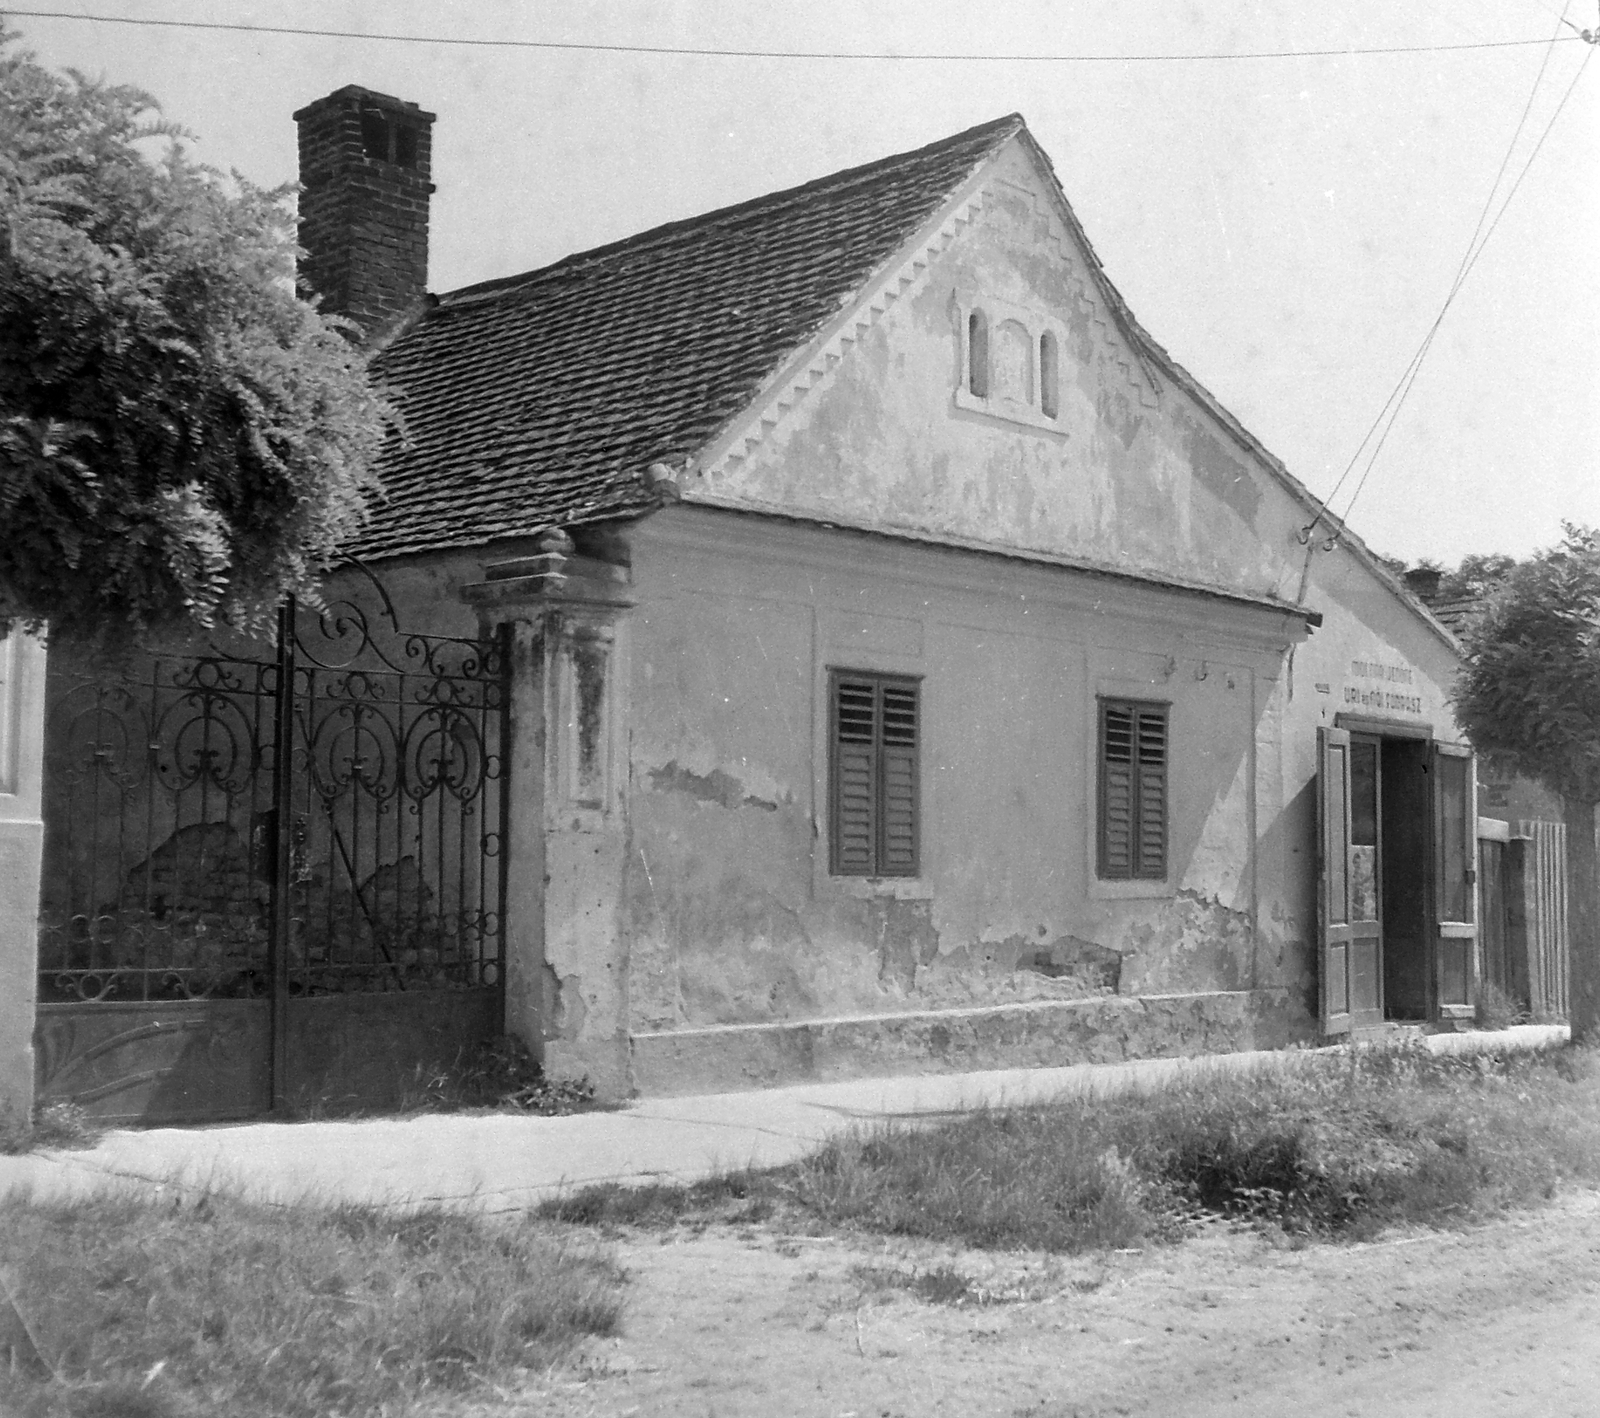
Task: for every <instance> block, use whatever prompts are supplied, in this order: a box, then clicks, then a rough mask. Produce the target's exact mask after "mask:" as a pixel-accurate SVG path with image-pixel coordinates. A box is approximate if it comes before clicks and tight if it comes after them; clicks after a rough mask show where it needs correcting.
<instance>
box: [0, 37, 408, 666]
mask: <svg viewBox="0 0 1600 1418" xmlns="http://www.w3.org/2000/svg"><path fill="white" fill-rule="evenodd" d="M182 136H183V135H182V134H181V133H180V132H179V131H178V130H176V129H174V128H172V127H171V126H170V125H166V124H163V123H162V122H161V121H160V118H159V110H158V108H157V105H156V104H155V102H154V100H152V99H151V98H150V97H149V96H148V95H146V94H144V93H142V92H140V91H139V90H137V89H133V88H127V87H120V86H113V85H108V84H104V83H100V82H96V81H93V80H90V79H87V78H85V77H83V76H82V75H80V74H76V73H70V74H67V75H58V74H54V73H52V72H50V71H48V70H46V69H44V68H42V67H41V66H40V65H38V64H37V63H35V62H34V61H33V59H32V57H31V56H29V55H27V54H25V53H21V52H19V51H18V50H17V49H16V48H15V36H14V35H9V34H4V33H0V526H3V528H4V535H3V536H0V621H9V620H13V619H21V620H23V621H25V622H28V623H38V622H42V621H48V622H50V624H51V625H52V627H53V628H55V629H57V630H65V631H69V632H84V631H93V632H95V633H97V634H98V635H100V636H105V635H106V634H107V633H111V634H115V633H117V632H119V631H133V632H142V631H144V630H146V629H148V628H157V627H163V626H169V625H171V624H173V623H175V622H177V623H188V624H190V625H200V626H208V625H211V624H214V623H216V622H219V621H220V622H222V623H226V624H229V625H233V626H237V627H239V628H242V629H246V630H258V629H261V628H263V627H264V625H265V624H266V623H267V622H268V621H270V618H271V615H272V610H273V607H274V606H275V605H276V604H277V603H278V601H279V600H280V599H281V597H282V596H284V595H285V594H300V595H310V596H312V597H313V598H314V596H315V586H316V581H317V577H318V573H319V572H320V571H322V570H324V569H326V566H327V565H328V563H329V562H330V561H331V560H332V558H333V557H334V555H335V552H336V548H337V546H338V544H339V543H340V542H341V541H342V540H344V539H345V538H346V537H348V536H349V535H350V534H351V533H352V532H353V531H354V530H355V529H356V528H357V527H358V526H359V525H360V521H361V519H362V517H363V515H364V510H365V503H366V498H367V496H368V495H369V493H370V492H371V491H372V489H373V485H374V484H373V473H372V471H371V470H372V468H373V466H374V463H375V460H376V457H377V453H378V450H379V447H380V445H381V442H382V438H383V436H384V432H385V426H386V418H387V410H386V408H385V405H384V404H383V402H382V400H381V399H380V397H379V396H378V395H377V393H376V392H375V391H374V390H373V388H372V387H371V385H370V384H369V382H368V380H367V376H366V370H365V367H364V361H363V357H362V355H361V353H360V351H359V350H358V349H357V348H356V347H355V346H354V345H353V344H352V343H351V342H350V341H349V340H347V339H346V338H344V336H343V334H342V333H341V332H340V330H339V329H338V328H336V326H335V323H333V322H330V321H328V320H326V319H324V318H323V317H322V316H321V315H319V314H318V313H317V311H316V310H315V309H314V308H313V307H312V306H311V305H309V304H308V303H306V302H305V301H303V300H300V299H298V298H297V297H296V295H295V290H294V262H295V254H296V249H295V244H294V217H293V212H292V205H291V201H290V198H291V196H292V189H290V188H285V189H279V190H276V191H267V190H263V189H260V188H257V187H255V186H253V185H251V184H250V183H249V182H247V181H246V180H244V179H243V178H241V177H240V176H239V175H238V174H237V173H235V174H233V175H232V177H231V178H229V177H225V176H223V175H222V174H220V173H218V172H217V171H215V170H213V169H211V168H207V167H204V166H202V165H200V164H198V163H196V162H194V161H193V160H192V159H191V158H190V157H189V156H188V155H187V154H186V153H185V151H184V149H183V147H182V143H181V138H182Z"/></svg>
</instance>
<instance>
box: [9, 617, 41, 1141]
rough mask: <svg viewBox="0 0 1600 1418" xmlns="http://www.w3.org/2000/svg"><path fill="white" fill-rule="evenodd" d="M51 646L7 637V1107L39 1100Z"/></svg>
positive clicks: (26, 1108)
mask: <svg viewBox="0 0 1600 1418" xmlns="http://www.w3.org/2000/svg"><path fill="white" fill-rule="evenodd" d="M44 672H45V650H44V646H43V645H42V644H41V643H40V642H39V641H38V640H35V639H33V638H32V637H31V636H27V635H23V634H21V633H20V632H17V633H14V634H12V635H10V636H7V637H4V638H0V1113H3V1112H7V1111H9V1112H12V1113H14V1114H17V1115H21V1116H24V1117H25V1116H27V1115H28V1114H29V1112H30V1111H31V1109H32V1106H33V1013H34V991H35V985H36V974H35V970H36V964H35V962H36V958H37V940H38V929H39V927H38V917H39V854H40V844H41V842H42V841H43V838H44V824H43V822H42V821H41V819H40V815H39V803H40V784H41V778H42V770H41V760H42V758H43V751H44Z"/></svg>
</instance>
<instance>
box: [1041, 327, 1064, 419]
mask: <svg viewBox="0 0 1600 1418" xmlns="http://www.w3.org/2000/svg"><path fill="white" fill-rule="evenodd" d="M1059 377H1060V376H1059V374H1058V371H1057V356H1056V337H1055V333H1054V332H1053V331H1051V330H1046V331H1045V332H1044V334H1042V335H1040V336H1039V412H1040V413H1042V414H1043V415H1044V416H1045V417H1046V418H1047V419H1053V418H1054V417H1055V416H1056V415H1057V414H1058V413H1059V412H1060V411H1061V403H1060V396H1059V390H1058V388H1057V380H1058V379H1059Z"/></svg>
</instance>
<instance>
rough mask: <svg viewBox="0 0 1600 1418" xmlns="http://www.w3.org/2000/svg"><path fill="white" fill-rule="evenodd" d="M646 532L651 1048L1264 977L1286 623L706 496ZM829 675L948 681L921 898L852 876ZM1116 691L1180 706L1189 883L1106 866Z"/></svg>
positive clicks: (643, 693)
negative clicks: (1260, 774) (1110, 872)
mask: <svg viewBox="0 0 1600 1418" xmlns="http://www.w3.org/2000/svg"><path fill="white" fill-rule="evenodd" d="M632 545H633V564H634V577H635V582H634V585H635V592H636V594H637V596H638V599H639V605H638V607H637V609H636V610H635V611H634V612H633V621H632V626H631V636H632V643H633V652H632V653H633V681H632V690H631V695H630V698H631V708H630V722H631V750H630V760H631V768H630V784H629V802H628V817H629V832H630V847H629V857H628V873H627V887H626V893H627V894H626V902H625V905H624V916H625V920H626V926H625V930H626V934H627V936H628V938H629V942H630V966H629V969H630V980H629V989H628V994H629V1007H630V1020H631V1028H632V1029H633V1031H634V1032H635V1033H641V1032H660V1031H667V1030H674V1029H684V1028H690V1029H693V1028H704V1027H712V1026H718V1025H735V1024H759V1023H772V1022H777V1021H785V1020H806V1019H821V1018H828V1017H838V1016H861V1015H869V1014H884V1013H892V1012H910V1011H926V1010H943V1009H954V1008H962V1007H972V1006H981V1005H996V1004H1010V1003H1016V1002H1021V1001H1029V1000H1062V999H1074V998H1085V997H1094V996H1097V995H1104V994H1109V993H1121V994H1137V995H1152V994H1176V993H1185V992H1193V991H1213V990H1248V989H1250V988H1252V987H1253V985H1254V977H1255V962H1254V944H1255V943H1254V933H1253V930H1252V924H1251V923H1252V918H1253V911H1254V893H1255V889H1256V885H1255V875H1254V870H1253V852H1252V843H1253V835H1254V817H1255V811H1256V809H1255V802H1254V797H1253V792H1252V785H1253V784H1254V782H1255V772H1254V759H1255V742H1256V731H1257V730H1256V725H1257V718H1258V710H1257V705H1258V699H1259V701H1260V702H1261V703H1263V704H1264V703H1266V702H1267V700H1266V697H1265V696H1264V694H1263V693H1262V691H1261V688H1260V686H1262V685H1263V684H1267V685H1270V684H1271V683H1273V681H1274V677H1275V675H1276V674H1277V672H1278V668H1279V665H1280V663H1281V658H1282V649H1283V646H1284V644H1285V643H1286V642H1287V638H1288V631H1287V628H1286V621H1285V618H1284V617H1282V616H1281V615H1278V614H1276V613H1273V612H1259V611H1251V610H1243V611H1241V609H1240V608H1238V607H1233V606H1222V605H1221V604H1220V603H1209V604H1208V603H1205V602H1201V601H1199V600H1197V598H1193V597H1188V596H1180V595H1175V594H1173V593H1171V592H1164V591H1145V590H1143V589H1141V588H1128V587H1125V586H1115V585H1112V584H1109V583H1107V582H1105V581H1104V580H1102V579H1098V578H1088V577H1085V576H1083V575H1082V574H1080V573H1075V572H1063V571H1059V570H1054V569H1049V568H1033V567H1025V566H1019V565H1017V564H1015V563H1005V562H999V561H996V560H995V559H994V558H989V557H983V556H979V555H975V554H971V553H963V552H949V551H941V550H937V549H932V548H923V547H916V546H907V545H903V544H901V545H897V544H894V543H890V542H885V541H883V540H881V539H871V538H865V537H858V536H855V535H853V534H846V533H839V532H830V531H827V530H825V529H818V528H806V527H799V526H795V525H792V524H784V523H780V522H776V521H773V520H771V519H765V518H762V519H754V518H746V517H740V516H737V515H733V514H727V513H715V512H707V511H704V510H701V509H695V508H691V507H682V508H678V509H670V510H668V511H666V512H663V513H661V514H658V515H657V516H656V517H654V518H651V519H650V520H648V521H647V522H644V523H641V524H639V526H638V527H637V528H636V529H635V530H634V532H633V535H632ZM1252 638H1253V640H1254V643H1248V642H1249V640H1250V639H1252ZM830 667H838V668H851V669H866V670H879V671H894V672H899V673H908V674H914V675H918V676H920V677H921V683H922V733H923V742H922V749H921V752H922V760H921V773H922V812H923V834H922V855H923V863H924V866H923V872H922V875H921V876H920V877H919V878H918V879H916V880H914V881H912V880H900V881H883V882H866V881H862V880H857V879H849V878H837V877H832V876H830V875H829V873H828V871H827V851H826V839H825V833H826V801H827V799H826V772H827V743H826V723H825V718H826V716H825V703H826V685H827V675H828V671H829V668H830ZM1103 693H1118V694H1122V693H1129V694H1136V695H1139V696H1141V697H1146V698H1152V699H1165V700H1169V701H1170V702H1171V703H1172V706H1173V708H1172V711H1171V713H1172V719H1171V736H1172V747H1171V753H1172V764H1173V768H1172V773H1173V778H1172V789H1171V802H1172V813H1171V822H1170V858H1171V862H1172V873H1171V877H1170V880H1169V881H1168V882H1166V883H1147V882H1140V883H1123V882H1119V883H1102V882H1099V881H1097V880H1096V879H1095V873H1094V865H1093V856H1092V854H1093V848H1094V843H1093V840H1092V839H1093V832H1092V823H1093V821H1094V812H1095V805H1094V784H1095V781H1096V779H1095V773H1094V760H1095V754H1096V751H1097V746H1096V743H1095V732H1096V728H1095V725H1096V718H1095V703H1096V696H1097V695H1099V694H1103Z"/></svg>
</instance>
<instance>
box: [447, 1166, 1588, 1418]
mask: <svg viewBox="0 0 1600 1418" xmlns="http://www.w3.org/2000/svg"><path fill="white" fill-rule="evenodd" d="M621 1258H622V1260H623V1262H624V1264H625V1265H626V1266H627V1268H628V1269H629V1271H630V1273H631V1275H632V1283H631V1285H630V1295H629V1305H628V1311H627V1319H626V1321H625V1324H626V1333H625V1334H624V1336H623V1337H622V1338H621V1339H620V1340H613V1341H608V1342H604V1343H597V1344H595V1345H594V1346H592V1347H591V1348H590V1349H589V1351H587V1353H586V1355H585V1357H584V1361H583V1366H582V1367H581V1368H580V1369H578V1370H575V1371H574V1370H568V1371H566V1372H564V1373H560V1374H555V1375H551V1376H550V1377H549V1378H547V1379H546V1380H544V1381H542V1382H540V1383H539V1384H537V1385H536V1386H535V1387H534V1388H533V1389H530V1390H529V1391H527V1392H525V1393H519V1394H517V1395H516V1396H515V1397H514V1398H512V1396H511V1395H506V1397H507V1399H509V1400H511V1401H509V1402H507V1403H505V1404H504V1405H496V1406H494V1407H493V1408H492V1409H490V1408H484V1407H481V1406H476V1407H474V1408H472V1409H469V1410H464V1411H469V1412H473V1413H477V1414H482V1415H485V1418H487V1415H488V1414H489V1413H491V1412H492V1413H494V1414H496V1415H499V1416H500V1418H507V1416H508V1415H511V1414H522V1413H528V1414H531V1413H535V1412H537V1413H539V1414H541V1415H546V1416H547V1418H624V1415H639V1416H640V1418H769V1415H770V1418H790V1415H794V1418H801V1415H804V1418H850V1416H851V1415H853V1418H922V1415H933V1414H939V1415H943V1414H951V1415H956V1414H959V1415H963V1418H974V1416H975V1415H1004V1418H1013V1415H1017V1418H1020V1415H1037V1416H1038V1418H1109V1415H1128V1416H1129V1418H1142V1415H1151V1416H1152V1418H1154V1415H1161V1418H1169V1415H1183V1418H1213V1415H1218V1416H1220V1415H1222V1414H1228V1415H1232V1418H1284V1415H1340V1418H1343V1415H1366V1414H1382V1415H1383V1418H1412V1415H1416V1418H1422V1415H1428V1418H1437V1416H1438V1415H1448V1418H1480V1415H1482V1418H1489V1416H1490V1415H1493V1418H1508V1415H1530V1418H1531V1416H1533V1415H1537V1418H1567V1415H1582V1418H1595V1416H1596V1415H1600V1196H1596V1195H1594V1194H1589V1193H1585V1194H1581V1195H1576V1196H1571V1197H1567V1198H1565V1199H1564V1200H1563V1201H1561V1202H1560V1203H1558V1204H1556V1205H1554V1206H1552V1207H1550V1208H1549V1209H1548V1210H1545V1211H1541V1212H1538V1213H1533V1214H1523V1215H1521V1216H1518V1217H1515V1218H1512V1219H1509V1220H1505V1221H1500V1222H1496V1223H1494V1224H1492V1225H1489V1226H1486V1227H1482V1228H1478V1229H1475V1230H1472V1231H1469V1232H1464V1233H1448V1232H1447V1233H1435V1232H1426V1233H1424V1232H1415V1233H1409V1234H1405V1235H1399V1236H1395V1237H1392V1238H1390V1239H1387V1240H1385V1241H1382V1242H1378V1243H1375V1244H1371V1245H1360V1246H1333V1245H1312V1246H1307V1247H1305V1248H1303V1249H1299V1250H1294V1249H1290V1248H1288V1247H1287V1246H1285V1245H1283V1244H1281V1243H1277V1244H1275V1243H1273V1242H1270V1241H1268V1240H1265V1239H1263V1238H1262V1237H1260V1236H1258V1235H1255V1234H1252V1233H1249V1232H1240V1231H1229V1230H1226V1229H1224V1228H1221V1227H1218V1228H1216V1229H1214V1230H1213V1231H1212V1232H1211V1233H1210V1234H1208V1235H1206V1236H1204V1237H1201V1238H1199V1239H1196V1240H1194V1241H1190V1242H1188V1243H1186V1244H1184V1245H1182V1246H1178V1247H1170V1248H1163V1249H1154V1250H1150V1251H1145V1252H1140V1253H1132V1254H1116V1255H1110V1256H1104V1257H1098V1258H1088V1259H1076V1260H1069V1261H1050V1260H1048V1259H1046V1258H1044V1257H1040V1256H1016V1255H1010V1256H995V1255H989V1254H985V1253H981V1252H970V1251H966V1252H964V1251H958V1250H953V1249H951V1248H949V1247H936V1246H931V1245H924V1244H915V1243H907V1242H900V1241H894V1242H889V1243H887V1244H885V1243H882V1242H879V1243H877V1244H872V1243H870V1242H864V1241H861V1240H848V1241H847V1240H839V1239H820V1240H819V1239H816V1238H810V1237H789V1236H784V1235H781V1234H777V1233H774V1232H772V1231H769V1230H766V1229H763V1228H748V1229H744V1230H737V1231H733V1230H721V1231H718V1230H711V1231H707V1232H705V1233H703V1234H700V1235H694V1234H693V1233H691V1232H688V1231H678V1232H674V1233H672V1234H670V1235H668V1236H665V1237H663V1236H661V1235H651V1234H636V1235H632V1236H629V1237H628V1238H626V1239H625V1240H624V1241H623V1242H622V1244H621ZM946 1266H954V1267H955V1268H956V1269H958V1270H959V1271H960V1272H961V1273H962V1274H964V1275H965V1276H967V1277H968V1278H969V1279H970V1281H971V1282H972V1284H973V1286H974V1287H975V1288H976V1299H975V1300H974V1299H973V1298H970V1297H969V1299H968V1300H967V1302H965V1303H962V1304H959V1305H950V1304H945V1303H929V1302H927V1301H925V1300H923V1299H920V1298H918V1297H917V1296H916V1295H915V1294H914V1293H913V1292H911V1291H908V1290H907V1289H906V1288H904V1286H905V1284H906V1282H907V1281H908V1279H909V1278H910V1277H912V1276H915V1275H918V1274H926V1273H928V1272H929V1271H934V1272H936V1273H937V1272H939V1271H940V1268H941V1267H946Z"/></svg>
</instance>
